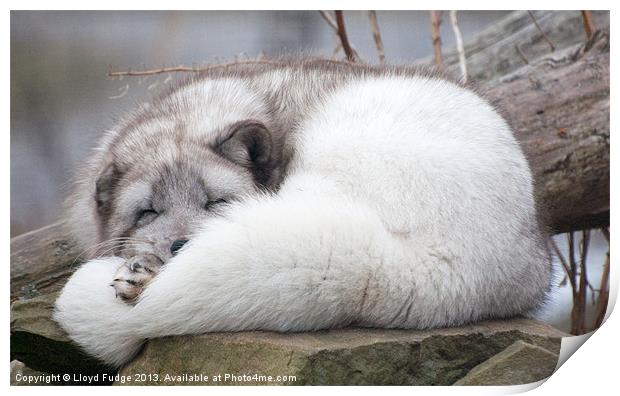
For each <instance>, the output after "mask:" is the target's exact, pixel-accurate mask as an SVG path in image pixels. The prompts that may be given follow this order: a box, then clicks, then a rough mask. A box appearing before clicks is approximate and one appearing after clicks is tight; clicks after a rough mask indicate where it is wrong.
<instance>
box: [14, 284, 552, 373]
mask: <svg viewBox="0 0 620 396" xmlns="http://www.w3.org/2000/svg"><path fill="white" fill-rule="evenodd" d="M55 298H56V295H55V294H50V295H45V296H39V297H35V298H32V299H30V300H24V301H16V302H15V303H13V305H12V306H11V360H13V359H17V360H19V361H21V362H23V363H25V365H26V366H27V367H28V368H30V369H32V370H36V371H40V372H43V373H50V374H71V376H70V381H67V383H75V382H79V381H76V380H75V378H76V376H75V375H73V374H82V375H95V374H99V376H98V380H99V382H98V383H104V384H107V383H110V382H111V381H110V380H109V378H110V377H109V376H110V375H111V374H114V372H113V371H112V370H110V369H109V368H107V367H105V366H103V365H101V364H100V363H99V362H98V361H96V360H95V359H93V358H90V357H88V356H86V355H85V354H84V353H83V352H82V351H81V350H80V349H79V348H78V347H77V346H76V345H75V344H73V343H72V342H71V341H70V340H69V338H68V337H67V335H66V334H65V333H64V332H63V331H62V330H61V329H60V328H59V327H58V326H57V324H56V323H55V322H54V321H53V320H52V319H51V316H52V312H53V304H54V301H55ZM562 336H564V334H563V333H561V332H559V331H557V330H555V329H553V328H552V327H549V326H547V325H543V324H540V323H537V322H534V321H532V320H528V319H511V320H504V321H489V322H481V323H477V324H472V325H469V326H463V327H459V328H446V329H435V330H426V331H417V330H386V329H361V328H348V329H338V330H329V331H318V332H308V333H288V334H283V333H274V332H259V331H256V332H239V333H212V334H203V335H196V336H183V337H165V338H161V339H153V340H150V341H149V342H148V343H147V344H146V346H145V348H144V350H143V351H142V353H141V354H140V355H139V356H138V357H137V358H136V359H135V360H134V361H133V362H131V363H130V364H129V365H128V366H127V367H125V368H124V369H123V370H121V372H120V375H122V376H123V377H119V380H118V381H117V383H119V384H122V383H123V381H124V384H126V385H128V384H131V385H173V384H208V385H212V384H214V385H217V384H223V385H256V384H272V385H352V384H359V385H362V384H373V385H451V384H453V383H455V382H456V381H458V380H459V379H461V378H463V377H465V376H466V375H467V374H468V373H469V372H470V371H471V370H472V369H473V368H474V367H476V366H478V365H480V364H481V363H483V362H485V361H488V360H489V359H490V358H492V357H494V356H495V355H497V354H498V353H500V352H502V351H504V350H506V348H508V347H510V346H511V345H513V344H515V342H517V341H523V342H524V343H527V345H531V346H532V347H531V348H539V349H541V350H542V349H543V348H544V350H546V351H549V352H548V354H551V355H553V356H554V359H555V361H557V356H556V355H557V354H558V353H559V350H560V343H561V338H562ZM516 345H521V344H516ZM531 348H530V349H531ZM530 349H528V350H527V351H530ZM536 350H537V351H538V349H536ZM509 351H510V349H509ZM517 352H518V353H517V354H516V355H515V356H516V357H519V356H521V354H522V353H525V352H524V351H521V350H519V351H517ZM545 356H547V355H545ZM547 357H548V356H547ZM539 364H542V366H541V368H540V369H537V370H539V372H544V373H547V372H548V371H545V370H547V368H548V367H550V363H549V359H546V360H544V361H543V360H541V361H540V362H539V361H534V366H536V365H539ZM504 367H507V366H504ZM554 367H555V366H554ZM506 370H507V369H506ZM481 371H484V370H481ZM104 373H105V374H107V375H108V376H107V377H105V379H104V376H103V374H104ZM218 375H220V376H221V377H219V378H218V377H217V376H218ZM227 375H228V376H227ZM232 375H234V376H236V377H242V376H243V375H246V376H247V377H246V379H245V380H244V379H243V378H241V379H233V378H232V377H231V376H232ZM201 376H202V377H201ZM259 376H260V377H259ZM268 376H271V377H272V380H271V381H270V380H269V379H268ZM278 376H286V378H278ZM77 378H79V376H77ZM479 378H485V377H479ZM217 379H219V381H217ZM479 381H482V380H479ZM481 383H482V382H481Z"/></svg>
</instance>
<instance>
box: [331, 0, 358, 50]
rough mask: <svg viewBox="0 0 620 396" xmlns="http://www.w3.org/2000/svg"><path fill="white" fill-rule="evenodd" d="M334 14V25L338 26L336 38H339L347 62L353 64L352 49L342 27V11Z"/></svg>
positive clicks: (345, 31)
mask: <svg viewBox="0 0 620 396" xmlns="http://www.w3.org/2000/svg"><path fill="white" fill-rule="evenodd" d="M334 12H335V13H336V25H337V26H338V37H340V42H341V43H342V49H344V53H345V55H346V56H347V60H348V61H349V62H355V53H354V52H353V48H351V44H350V43H349V38H348V37H347V30H346V28H345V26H344V16H343V15H342V11H334Z"/></svg>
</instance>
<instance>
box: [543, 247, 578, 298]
mask: <svg viewBox="0 0 620 396" xmlns="http://www.w3.org/2000/svg"><path fill="white" fill-rule="evenodd" d="M549 243H550V244H551V247H552V248H553V250H554V252H555V255H556V256H557V258H558V259H559V260H560V263H561V264H562V267H563V268H564V272H566V277H567V278H568V281H569V282H570V284H571V288H572V289H574V288H575V285H574V283H573V282H574V279H573V275H572V273H571V270H570V268H568V264H567V263H566V259H565V258H564V255H563V254H562V252H560V248H558V245H557V244H556V243H555V241H554V240H553V238H549Z"/></svg>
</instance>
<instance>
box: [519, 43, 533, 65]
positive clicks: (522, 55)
mask: <svg viewBox="0 0 620 396" xmlns="http://www.w3.org/2000/svg"><path fill="white" fill-rule="evenodd" d="M515 49H516V50H517V54H519V56H520V57H521V60H523V62H525V64H526V65H529V64H530V61H528V60H527V57H526V56H525V54H524V53H523V50H522V49H521V45H520V44H515Z"/></svg>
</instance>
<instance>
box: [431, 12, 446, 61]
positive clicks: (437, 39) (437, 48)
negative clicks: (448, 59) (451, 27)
mask: <svg viewBox="0 0 620 396" xmlns="http://www.w3.org/2000/svg"><path fill="white" fill-rule="evenodd" d="M440 25H441V11H431V37H432V39H433V49H434V52H435V65H436V66H437V67H438V68H440V69H442V68H443V62H442V60H441V33H439V26H440Z"/></svg>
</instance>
